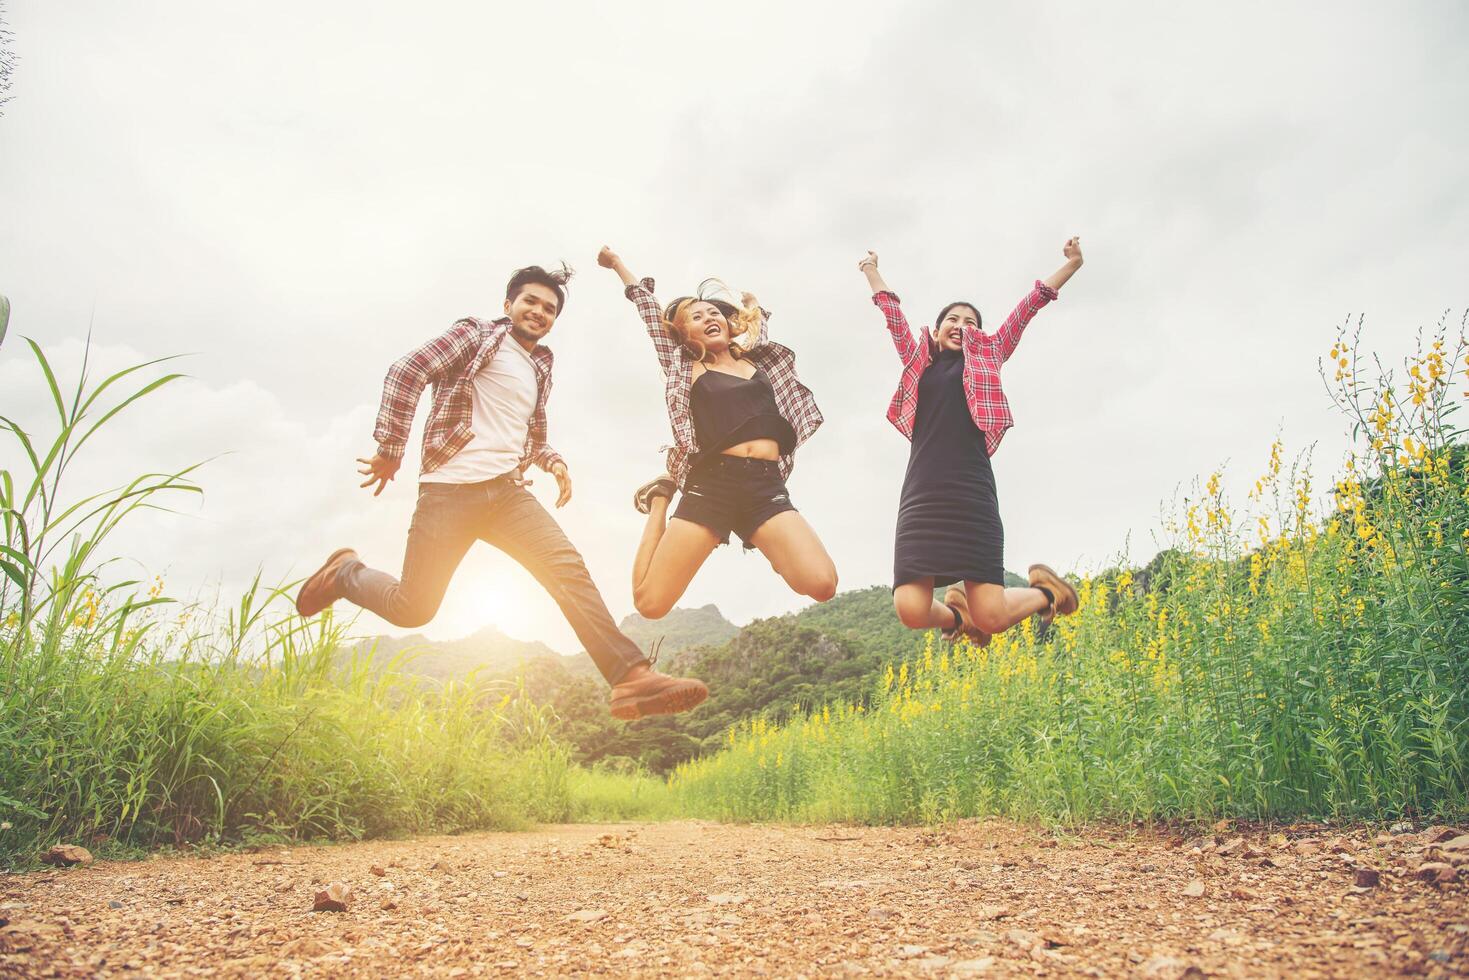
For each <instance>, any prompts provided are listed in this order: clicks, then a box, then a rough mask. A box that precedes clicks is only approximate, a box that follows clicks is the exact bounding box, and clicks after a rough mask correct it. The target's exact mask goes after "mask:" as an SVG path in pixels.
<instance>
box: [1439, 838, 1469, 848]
mask: <svg viewBox="0 0 1469 980" xmlns="http://www.w3.org/2000/svg"><path fill="white" fill-rule="evenodd" d="M1438 846H1439V847H1442V848H1443V849H1444V850H1446V851H1469V834H1460V835H1459V836H1458V837H1455V838H1453V839H1451V840H1446V841H1444V842H1443V843H1442V844H1439V845H1438Z"/></svg>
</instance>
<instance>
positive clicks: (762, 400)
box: [689, 368, 796, 455]
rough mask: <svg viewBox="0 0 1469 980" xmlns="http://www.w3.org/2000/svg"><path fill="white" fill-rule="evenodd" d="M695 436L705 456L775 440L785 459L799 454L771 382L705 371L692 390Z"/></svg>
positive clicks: (760, 376)
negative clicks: (789, 455)
mask: <svg viewBox="0 0 1469 980" xmlns="http://www.w3.org/2000/svg"><path fill="white" fill-rule="evenodd" d="M689 411H690V412H691V413H692V414H693V416H694V434H695V435H696V436H697V437H698V440H699V446H700V448H701V450H702V451H703V452H705V453H721V452H723V451H724V450H726V449H728V448H729V447H730V446H738V445H739V444H740V443H742V442H749V441H750V440H752V439H774V440H775V441H776V444H777V445H778V446H779V447H780V451H781V454H782V455H786V454H789V453H793V452H795V450H796V430H795V429H793V428H791V424H790V423H789V422H787V421H786V420H785V418H783V417H782V416H781V414H780V408H779V407H778V406H777V405H776V404H775V390H774V389H773V388H771V387H770V378H768V377H767V376H766V374H765V372H764V371H762V370H760V369H759V368H756V369H755V374H754V375H753V376H752V377H749V378H741V377H737V376H736V375H733V374H726V373H725V372H723V371H705V372H704V373H703V374H701V375H699V377H698V378H696V379H695V380H694V384H693V387H692V388H691V389H690V390H689Z"/></svg>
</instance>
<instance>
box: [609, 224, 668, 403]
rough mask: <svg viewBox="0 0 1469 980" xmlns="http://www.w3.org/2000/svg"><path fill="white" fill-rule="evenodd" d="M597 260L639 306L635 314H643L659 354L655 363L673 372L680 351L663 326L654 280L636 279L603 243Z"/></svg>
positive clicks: (661, 311) (654, 348)
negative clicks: (617, 279) (616, 278)
mask: <svg viewBox="0 0 1469 980" xmlns="http://www.w3.org/2000/svg"><path fill="white" fill-rule="evenodd" d="M597 264H598V265H600V266H601V267H602V268H604V269H611V270H612V271H613V272H615V273H617V277H618V278H619V279H621V280H622V286H623V293H624V294H625V295H626V296H627V298H628V299H629V300H631V301H632V303H633V305H634V306H636V307H637V308H638V316H640V317H642V320H643V326H644V327H646V328H647V330H648V336H649V337H651V338H652V340H653V350H654V351H655V352H656V353H657V354H658V366H659V367H661V368H662V369H663V373H664V374H670V373H672V372H673V371H674V369H675V368H677V367H678V364H679V361H680V360H681V358H682V356H683V355H682V352H681V351H680V349H679V346H678V344H676V343H674V340H673V338H672V337H670V336H668V333H667V331H665V330H664V329H663V307H662V306H660V305H659V303H658V297H656V296H654V295H653V280H652V279H643V280H641V281H639V280H638V279H637V277H635V276H634V275H633V274H632V273H631V272H629V271H628V268H627V266H626V265H625V264H623V261H622V257H621V256H619V255H618V254H617V253H616V252H614V251H612V249H610V248H608V247H607V246H606V245H603V246H602V250H601V251H600V252H598V253H597Z"/></svg>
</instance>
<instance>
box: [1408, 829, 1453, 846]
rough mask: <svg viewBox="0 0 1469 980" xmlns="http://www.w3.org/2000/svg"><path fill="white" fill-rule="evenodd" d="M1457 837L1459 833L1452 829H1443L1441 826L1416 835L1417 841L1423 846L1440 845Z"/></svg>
mask: <svg viewBox="0 0 1469 980" xmlns="http://www.w3.org/2000/svg"><path fill="white" fill-rule="evenodd" d="M1458 836H1459V832H1458V831H1457V830H1455V829H1454V828H1453V827H1444V826H1442V825H1438V826H1433V827H1429V828H1428V829H1427V830H1425V831H1424V832H1423V833H1421V834H1419V835H1418V839H1419V840H1421V841H1423V843H1425V844H1442V843H1443V842H1444V841H1446V840H1453V839H1454V838H1455V837H1458Z"/></svg>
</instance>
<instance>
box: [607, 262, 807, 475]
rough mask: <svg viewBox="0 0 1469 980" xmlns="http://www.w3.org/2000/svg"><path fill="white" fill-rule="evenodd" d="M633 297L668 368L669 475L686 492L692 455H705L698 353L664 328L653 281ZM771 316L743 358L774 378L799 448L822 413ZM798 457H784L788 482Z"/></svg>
mask: <svg viewBox="0 0 1469 980" xmlns="http://www.w3.org/2000/svg"><path fill="white" fill-rule="evenodd" d="M626 293H627V298H628V299H630V300H632V302H633V304H634V305H635V306H637V308H638V315H639V316H641V317H642V318H643V325H644V326H646V327H647V328H648V336H650V337H652V338H653V349H654V350H655V351H657V353H658V364H659V366H660V367H662V368H663V377H664V385H663V397H664V400H665V401H667V402H668V422H669V424H670V425H671V426H672V427H673V441H674V445H672V446H669V447H667V449H668V472H669V474H670V475H672V477H673V480H674V482H675V483H677V484H678V486H679V488H680V489H682V488H683V485H684V481H685V480H686V479H688V475H689V469H690V467H691V466H692V465H693V459H692V457H693V456H694V455H695V454H696V453H698V452H699V443H698V440H697V439H696V438H695V436H694V416H693V413H692V412H691V411H690V410H689V389H690V388H691V387H692V386H693V374H694V355H693V354H692V353H690V352H689V351H688V350H687V349H685V348H684V346H683V345H682V344H679V343H678V342H676V341H675V340H674V339H673V338H672V337H670V336H668V334H667V333H666V332H664V330H663V307H662V306H661V305H659V303H658V299H657V297H655V296H654V295H653V280H652V279H644V280H643V281H642V282H640V283H634V284H633V285H631V286H628V287H627V289H626ZM769 320H770V314H769V313H768V312H766V311H765V310H763V309H762V310H761V311H760V336H759V337H757V338H756V339H755V343H754V344H753V345H751V346H750V347H747V348H745V350H744V354H743V357H744V358H745V359H747V360H748V361H749V362H750V363H751V364H754V365H755V366H756V367H758V368H761V369H762V370H764V372H765V374H766V376H767V377H769V378H770V387H771V388H772V389H773V390H774V391H775V405H776V408H778V409H779V410H780V414H781V417H782V418H784V419H785V420H786V421H787V422H789V423H790V424H791V428H792V429H794V430H795V432H796V445H797V446H800V445H801V443H803V442H805V441H806V440H807V439H809V438H810V437H811V434H812V433H813V432H815V431H816V430H817V428H818V427H819V426H820V425H821V423H822V417H821V409H819V408H817V407H816V399H815V398H813V397H812V395H811V389H810V388H807V387H806V386H805V385H803V384H801V379H800V378H798V377H796V355H795V352H793V351H792V350H791V349H790V348H789V347H786V346H783V345H781V344H777V343H775V342H774V341H772V340H768V339H766V330H767V324H768V322H769ZM795 462H796V457H795V454H794V453H787V454H786V455H784V456H781V457H780V463H779V465H780V475H781V478H782V479H785V478H788V477H789V476H790V475H791V467H793V466H794V465H795Z"/></svg>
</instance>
